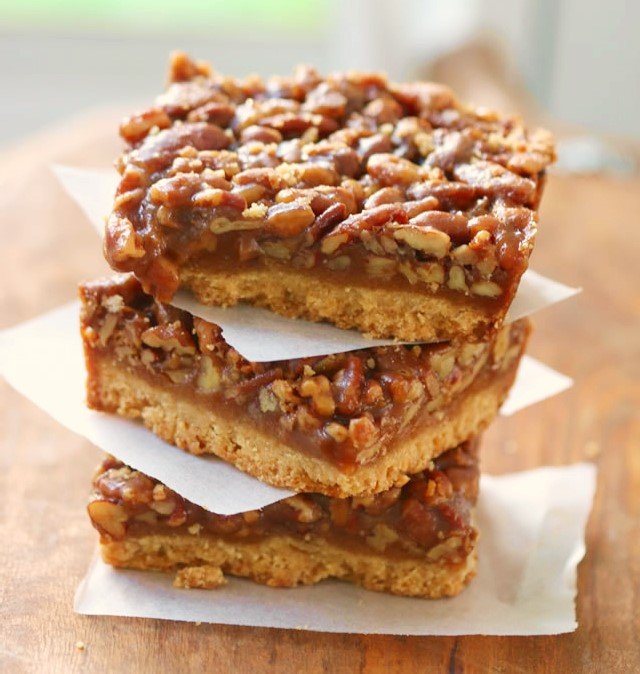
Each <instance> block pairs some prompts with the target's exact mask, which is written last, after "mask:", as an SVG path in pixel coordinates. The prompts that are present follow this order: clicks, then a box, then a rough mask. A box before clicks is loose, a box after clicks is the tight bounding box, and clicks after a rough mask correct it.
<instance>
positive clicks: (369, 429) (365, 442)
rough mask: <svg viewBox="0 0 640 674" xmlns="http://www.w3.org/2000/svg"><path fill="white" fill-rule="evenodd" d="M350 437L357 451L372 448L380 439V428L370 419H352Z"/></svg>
mask: <svg viewBox="0 0 640 674" xmlns="http://www.w3.org/2000/svg"><path fill="white" fill-rule="evenodd" d="M349 437H350V438H351V442H352V443H353V446H354V447H355V448H356V449H366V448H367V447H371V445H373V444H374V443H375V442H376V440H377V439H378V428H377V427H376V425H375V424H374V423H373V421H371V419H369V417H359V418H358V419H351V421H350V422H349Z"/></svg>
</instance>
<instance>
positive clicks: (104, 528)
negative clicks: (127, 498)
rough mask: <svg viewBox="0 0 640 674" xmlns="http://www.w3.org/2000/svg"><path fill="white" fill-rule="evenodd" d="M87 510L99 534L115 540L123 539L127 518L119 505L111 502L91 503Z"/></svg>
mask: <svg viewBox="0 0 640 674" xmlns="http://www.w3.org/2000/svg"><path fill="white" fill-rule="evenodd" d="M87 510H88V511H89V517H90V518H91V521H92V522H93V523H94V525H95V526H96V527H97V529H98V531H100V533H101V534H106V535H108V536H111V537H112V538H115V539H120V538H124V535H125V533H126V526H125V524H126V522H127V519H128V516H127V512H126V510H125V509H124V508H123V507H122V506H121V505H120V504H118V503H111V501H91V503H89V505H88V506H87Z"/></svg>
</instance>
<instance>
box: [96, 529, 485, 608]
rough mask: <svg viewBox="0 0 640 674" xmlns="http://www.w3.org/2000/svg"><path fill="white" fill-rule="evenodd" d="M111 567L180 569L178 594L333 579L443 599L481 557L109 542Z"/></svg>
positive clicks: (205, 542) (268, 543) (311, 543)
mask: <svg viewBox="0 0 640 674" xmlns="http://www.w3.org/2000/svg"><path fill="white" fill-rule="evenodd" d="M101 549H102V556H103V558H104V560H105V562H107V563H108V564H111V565H113V566H118V567H125V568H130V569H144V570H160V571H170V570H174V569H175V570H177V574H176V577H175V581H174V584H175V585H177V586H178V587H217V586H219V585H220V584H221V583H222V582H224V579H223V577H222V574H223V573H227V574H230V575H234V576H243V577H247V578H251V579H253V580H254V581H256V582H258V583H262V584H264V585H269V586H271V587H294V586H296V585H312V584H314V583H317V582H319V581H321V580H323V579H325V578H339V579H342V580H347V581H350V582H353V583H356V584H358V585H362V586H363V587H365V588H367V589H369V590H375V591H378V592H390V593H392V594H398V595H405V596H411V597H424V598H430V599H437V598H440V597H450V596H454V595H456V594H458V593H459V592H461V591H462V589H463V588H464V587H465V585H466V584H467V583H468V582H469V581H470V580H471V578H472V577H473V576H474V575H475V567H476V555H475V551H473V552H472V553H471V554H470V555H468V556H467V557H466V558H465V559H464V561H462V562H461V563H459V564H451V563H450V562H447V563H441V562H438V561H429V560H427V559H426V558H425V559H424V560H417V559H415V558H413V559H395V558H385V557H384V556H383V555H378V554H375V553H373V552H372V553H364V552H352V551H348V550H344V549H342V548H338V547H336V546H332V545H329V544H328V543H326V542H325V541H323V540H316V539H311V540H301V539H298V538H293V537H290V536H277V537H270V538H268V539H265V540H262V541H259V542H243V541H234V542H228V541H225V540H223V539H220V538H214V537H196V536H179V535H178V536H159V535H150V536H143V537H140V538H129V539H127V540H124V541H113V542H103V543H102V545H101Z"/></svg>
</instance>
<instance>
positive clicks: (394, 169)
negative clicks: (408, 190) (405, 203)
mask: <svg viewBox="0 0 640 674" xmlns="http://www.w3.org/2000/svg"><path fill="white" fill-rule="evenodd" d="M367 173H369V175H370V176H371V177H373V178H374V179H375V180H377V181H378V182H379V183H380V184H381V185H385V186H393V185H408V184H410V183H413V182H415V181H416V180H418V178H419V177H420V173H419V170H418V167H417V166H416V165H415V164H414V163H413V162H410V161H408V160H407V159H403V158H402V157H396V155H394V154H374V155H371V157H369V161H368V162H367Z"/></svg>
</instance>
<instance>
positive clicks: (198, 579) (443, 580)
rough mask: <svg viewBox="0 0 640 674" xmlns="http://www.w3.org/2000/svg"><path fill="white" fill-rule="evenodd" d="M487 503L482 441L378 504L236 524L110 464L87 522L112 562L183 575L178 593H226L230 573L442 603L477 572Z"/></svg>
mask: <svg viewBox="0 0 640 674" xmlns="http://www.w3.org/2000/svg"><path fill="white" fill-rule="evenodd" d="M477 492H478V460H477V443H476V441H472V442H469V443H465V444H464V445H461V446H460V447H457V448H455V449H451V450H449V451H448V452H446V453H444V454H442V455H440V456H439V457H438V458H437V459H435V460H434V461H433V462H431V463H430V464H429V467H428V468H427V469H426V470H425V471H423V472H421V473H419V474H417V475H414V476H412V477H411V479H410V480H409V481H408V482H407V483H406V484H405V485H404V486H402V487H394V488H392V489H390V490H388V491H385V492H382V493H380V494H377V495H374V496H367V497H360V498H355V497H354V498H347V499H337V498H330V497H327V496H321V495H318V494H297V495H295V496H292V497H291V498H288V499H285V500H283V501H280V502H278V503H274V504H272V505H269V506H266V507H265V508H262V509H261V510H252V511H250V512H245V513H241V514H237V515H230V516H229V515H227V516H225V515H216V514H214V513H211V512H208V511H206V510H204V509H203V508H201V507H199V506H197V505H194V504H193V503H190V502H189V501H186V500H185V499H184V498H182V497H181V496H180V495H179V494H176V493H175V492H173V491H171V490H170V489H168V488H167V487H166V486H164V485H162V484H160V483H159V482H158V481H157V480H154V479H152V478H150V477H147V476H146V475H143V474H142V473H139V472H137V471H135V470H133V469H131V468H129V467H128V466H125V465H124V464H122V463H120V462H119V461H117V460H115V459H112V458H107V459H106V460H105V461H104V462H103V464H102V465H101V466H100V468H99V469H98V472H97V474H96V476H95V478H94V480H93V494H92V496H91V500H90V503H89V506H88V512H89V517H90V518H91V521H92V523H93V525H94V526H95V527H96V529H98V531H99V532H100V543H101V548H102V556H103V558H104V560H105V561H106V562H108V563H109V564H112V565H114V566H118V567H126V568H131V569H155V570H161V571H175V572H176V576H175V581H174V584H175V585H177V586H178V587H217V586H218V585H220V584H222V583H224V574H225V573H226V574H231V575H234V576H246V577H249V578H252V579H253V580H255V581H257V582H259V583H263V584H266V585H270V586H273V587H292V586H295V585H300V584H305V585H309V584H312V583H317V582H318V581H320V580H322V579H323V578H330V577H334V578H341V579H344V580H348V581H350V582H354V583H358V584H359V585H363V586H364V587H366V588H368V589H371V590H378V591H383V592H392V593H394V594H401V595H410V596H417V597H430V598H437V597H444V596H451V595H455V594H458V593H459V592H460V591H461V590H462V589H463V588H464V586H465V585H466V583H467V582H468V581H469V580H470V579H471V578H472V577H473V575H474V573H475V563H476V556H475V544H476V539H477V531H476V529H475V528H474V526H473V507H474V504H475V501H476V496H477Z"/></svg>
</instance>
